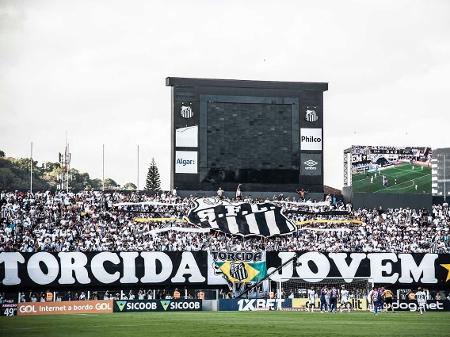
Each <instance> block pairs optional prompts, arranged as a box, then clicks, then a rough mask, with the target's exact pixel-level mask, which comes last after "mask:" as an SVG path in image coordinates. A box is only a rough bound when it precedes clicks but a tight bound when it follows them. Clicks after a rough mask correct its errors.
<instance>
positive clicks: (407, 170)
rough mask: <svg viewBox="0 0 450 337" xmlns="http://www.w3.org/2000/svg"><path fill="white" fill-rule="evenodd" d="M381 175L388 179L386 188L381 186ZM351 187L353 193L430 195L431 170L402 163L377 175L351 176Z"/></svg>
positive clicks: (373, 173)
mask: <svg viewBox="0 0 450 337" xmlns="http://www.w3.org/2000/svg"><path fill="white" fill-rule="evenodd" d="M375 174H376V177H375ZM383 175H384V176H386V177H387V178H388V179H389V185H388V186H383V178H382V176H383ZM372 177H373V182H371V178H372ZM416 185H417V189H416ZM352 187H353V192H371V193H425V194H431V168H430V167H423V166H419V165H411V164H409V163H402V164H400V165H395V166H392V167H389V168H386V169H383V170H380V171H379V172H378V173H375V172H370V173H357V174H353V175H352Z"/></svg>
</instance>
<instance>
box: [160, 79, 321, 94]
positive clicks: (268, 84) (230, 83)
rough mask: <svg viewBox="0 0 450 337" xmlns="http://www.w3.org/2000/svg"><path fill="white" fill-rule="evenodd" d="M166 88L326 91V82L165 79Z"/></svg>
mask: <svg viewBox="0 0 450 337" xmlns="http://www.w3.org/2000/svg"><path fill="white" fill-rule="evenodd" d="M166 86H171V87H173V86H199V87H232V88H236V87H237V88H261V89H291V90H319V91H326V90H328V83H326V82H279V81H253V80H234V79H219V78H186V77H166Z"/></svg>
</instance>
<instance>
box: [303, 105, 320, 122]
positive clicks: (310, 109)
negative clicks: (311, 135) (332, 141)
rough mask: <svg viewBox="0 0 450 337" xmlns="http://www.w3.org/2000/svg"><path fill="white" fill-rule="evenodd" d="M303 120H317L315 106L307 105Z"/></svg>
mask: <svg viewBox="0 0 450 337" xmlns="http://www.w3.org/2000/svg"><path fill="white" fill-rule="evenodd" d="M305 120H306V121H307V122H310V123H313V122H317V121H318V120H319V116H318V115H317V107H315V106H307V107H306V114H305Z"/></svg>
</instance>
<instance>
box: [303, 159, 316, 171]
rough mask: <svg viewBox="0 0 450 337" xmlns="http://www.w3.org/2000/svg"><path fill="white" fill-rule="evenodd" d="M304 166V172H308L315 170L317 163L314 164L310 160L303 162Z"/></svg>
mask: <svg viewBox="0 0 450 337" xmlns="http://www.w3.org/2000/svg"><path fill="white" fill-rule="evenodd" d="M304 164H305V170H309V171H315V170H317V167H316V166H317V164H318V162H316V161H314V160H312V159H309V160H307V161H305V162H304Z"/></svg>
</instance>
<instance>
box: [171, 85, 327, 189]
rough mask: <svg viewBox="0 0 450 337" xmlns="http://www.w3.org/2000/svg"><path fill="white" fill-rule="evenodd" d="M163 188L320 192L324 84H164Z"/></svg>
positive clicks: (321, 181) (321, 183) (321, 180)
mask: <svg viewBox="0 0 450 337" xmlns="http://www.w3.org/2000/svg"><path fill="white" fill-rule="evenodd" d="M166 85H167V86H170V87H171V89H172V105H171V109H172V112H171V132H172V138H171V139H172V147H171V188H177V190H178V191H189V192H193V193H198V192H201V191H215V190H217V189H218V188H219V187H221V188H222V189H223V190H225V191H235V190H236V187H237V186H238V184H242V189H243V191H245V192H254V193H251V194H252V195H255V196H256V195H258V193H257V192H275V193H289V192H295V191H296V190H297V189H304V190H305V191H306V192H309V193H314V194H315V193H317V194H320V193H323V92H324V91H326V90H327V89H328V84H327V83H317V82H272V81H248V80H224V79H199V78H179V77H168V78H167V79H166Z"/></svg>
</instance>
